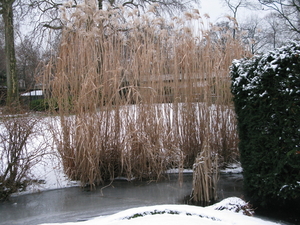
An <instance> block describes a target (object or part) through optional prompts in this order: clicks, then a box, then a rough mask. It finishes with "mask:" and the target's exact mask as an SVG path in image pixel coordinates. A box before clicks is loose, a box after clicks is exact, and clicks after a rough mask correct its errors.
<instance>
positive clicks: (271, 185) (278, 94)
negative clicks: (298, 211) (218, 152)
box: [231, 42, 300, 205]
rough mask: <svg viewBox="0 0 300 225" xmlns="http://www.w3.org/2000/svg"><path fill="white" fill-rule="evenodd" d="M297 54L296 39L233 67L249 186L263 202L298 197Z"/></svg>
mask: <svg viewBox="0 0 300 225" xmlns="http://www.w3.org/2000/svg"><path fill="white" fill-rule="evenodd" d="M299 54H300V43H296V42H293V43H291V44H289V45H287V46H285V47H282V48H279V49H276V50H274V51H272V52H269V53H266V54H265V55H262V56H258V57H253V58H251V59H242V60H235V61H234V62H233V65H232V67H231V78H232V88H231V90H232V93H233V95H234V104H235V110H236V113H237V119H238V133H239V138H240V143H239V150H240V153H241V162H242V166H243V171H244V179H245V180H244V183H245V188H246V191H247V192H248V194H249V195H250V197H251V198H252V199H253V201H254V202H256V203H258V202H260V204H262V205H264V204H267V205H268V204H269V203H271V202H273V203H274V201H276V202H289V201H291V200H295V199H299V197H300V182H299V181H300V172H299V169H300V164H299V160H300V154H299V150H300V149H299V140H300V139H299V137H300V129H299V128H300V117H299V113H300V76H299V75H300V58H299Z"/></svg>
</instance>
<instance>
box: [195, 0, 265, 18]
mask: <svg viewBox="0 0 300 225" xmlns="http://www.w3.org/2000/svg"><path fill="white" fill-rule="evenodd" d="M222 2H224V0H201V2H200V9H199V11H200V13H201V15H203V14H204V13H207V14H208V15H209V16H210V18H211V19H210V21H211V22H213V23H215V22H216V21H217V20H222V18H224V16H226V15H230V16H232V12H231V11H230V10H229V8H228V7H227V6H226V5H225V3H224V4H223V3H222ZM254 2H255V1H254ZM266 13H267V11H262V10H260V11H252V10H250V9H245V8H240V9H238V13H237V18H238V22H241V21H242V20H243V19H247V17H250V16H251V15H252V14H256V16H263V15H265V14H266Z"/></svg>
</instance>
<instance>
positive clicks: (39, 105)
mask: <svg viewBox="0 0 300 225" xmlns="http://www.w3.org/2000/svg"><path fill="white" fill-rule="evenodd" d="M48 109H49V103H48V100H46V99H37V100H33V101H31V102H30V110H34V111H45V110H48Z"/></svg>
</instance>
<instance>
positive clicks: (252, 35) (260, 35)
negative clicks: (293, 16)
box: [240, 15, 268, 54]
mask: <svg viewBox="0 0 300 225" xmlns="http://www.w3.org/2000/svg"><path fill="white" fill-rule="evenodd" d="M240 29H241V33H243V34H242V39H243V42H244V43H245V44H246V45H248V46H249V49H250V51H251V53H252V54H257V53H260V52H262V51H264V49H265V46H266V45H267V44H268V43H267V39H266V37H265V32H264V29H265V23H263V20H261V19H260V18H259V17H258V15H252V16H251V17H249V18H248V19H246V20H245V21H244V22H243V23H241V25H240Z"/></svg>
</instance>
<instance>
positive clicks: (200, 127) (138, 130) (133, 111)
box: [44, 5, 246, 185]
mask: <svg viewBox="0 0 300 225" xmlns="http://www.w3.org/2000/svg"><path fill="white" fill-rule="evenodd" d="M121 10H124V9H121ZM148 13H150V14H151V12H148ZM123 14H124V15H128V16H122V15H123ZM190 17H191V15H190ZM192 17H193V16H192ZM193 18H194V17H193ZM195 18H198V19H199V20H200V17H199V16H197V17H196V16H195ZM65 19H67V20H65V21H64V23H65V24H66V26H65V29H64V30H63V33H62V38H61V44H60V48H59V53H58V55H57V57H56V58H52V59H51V61H50V63H49V64H48V65H47V67H45V76H44V80H45V81H46V82H45V84H46V86H45V88H46V89H47V90H49V98H50V99H51V100H52V102H53V104H52V108H53V109H55V110H56V112H57V113H58V114H59V116H60V122H61V129H59V130H57V132H56V133H55V136H56V141H57V146H58V150H59V152H60V154H61V156H62V161H63V165H64V169H65V171H66V173H67V174H68V176H69V177H70V178H72V179H80V180H81V181H82V183H83V184H86V183H89V184H91V185H94V184H99V183H101V182H103V181H104V180H106V179H113V178H114V177H116V176H126V177H128V178H129V179H130V178H132V177H136V178H139V179H144V178H146V179H159V178H160V177H162V176H163V175H164V173H165V171H166V170H167V169H168V168H174V167H177V168H181V169H182V168H184V167H189V168H191V167H192V166H193V164H194V162H195V158H196V157H197V155H199V154H200V153H201V148H199V146H202V145H203V142H204V141H205V140H206V139H207V135H210V136H211V138H210V141H211V143H209V144H210V146H211V147H212V149H211V151H212V152H213V153H214V154H217V153H218V155H219V156H220V161H230V160H233V159H235V157H236V155H237V138H236V129H235V116H234V114H233V111H232V109H231V94H230V89H229V86H230V80H229V76H228V68H229V65H230V64H231V61H232V59H234V58H237V57H238V58H240V57H241V56H242V55H244V54H246V53H245V50H244V49H243V47H242V46H241V45H240V43H239V42H238V40H237V39H235V40H234V39H232V38H229V37H227V39H226V40H227V41H226V43H224V42H222V41H219V40H218V39H214V40H212V38H211V36H210V35H208V32H202V34H201V35H200V36H197V37H195V35H194V33H195V32H194V31H193V29H192V28H191V27H186V26H185V25H184V22H182V23H179V22H178V23H177V26H173V25H171V24H170V25H169V24H168V22H167V21H165V20H164V19H162V18H160V19H158V18H154V19H153V17H152V16H151V15H149V16H148V15H147V14H145V15H143V16H140V17H139V16H137V13H136V12H135V11H130V12H128V11H124V12H123V11H122V12H120V11H118V10H115V9H109V10H106V11H101V10H96V9H94V8H93V7H92V6H87V5H83V6H81V7H78V8H77V9H76V10H75V12H74V13H70V14H67V15H65ZM191 19H192V18H191ZM178 21H179V20H178ZM186 32H188V33H186ZM222 40H223V39H222ZM205 130H207V131H206V132H205Z"/></svg>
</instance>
